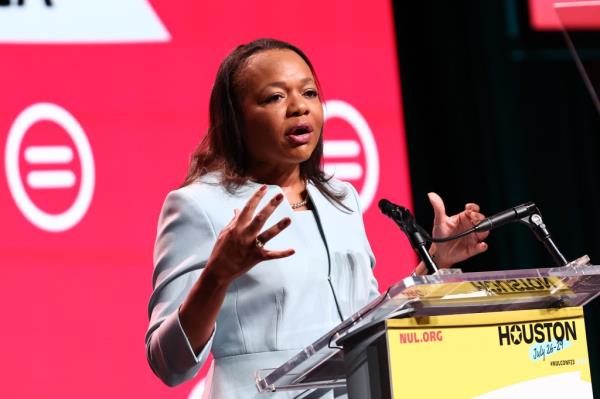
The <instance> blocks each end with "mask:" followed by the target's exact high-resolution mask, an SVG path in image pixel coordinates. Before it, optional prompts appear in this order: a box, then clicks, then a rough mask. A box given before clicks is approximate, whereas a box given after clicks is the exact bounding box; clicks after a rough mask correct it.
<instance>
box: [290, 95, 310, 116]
mask: <svg viewBox="0 0 600 399" xmlns="http://www.w3.org/2000/svg"><path fill="white" fill-rule="evenodd" d="M308 112H309V109H308V105H307V104H306V99H305V98H304V97H302V96H292V97H291V101H290V103H289V105H288V115H289V116H300V115H306V114H307V113H308Z"/></svg>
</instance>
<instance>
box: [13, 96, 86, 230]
mask: <svg viewBox="0 0 600 399" xmlns="http://www.w3.org/2000/svg"><path fill="white" fill-rule="evenodd" d="M5 163H6V164H5V167H6V177H7V181H8V185H9V189H10V192H11V194H12V198H13V200H14V201H15V203H16V205H17V207H18V208H19V210H20V211H21V213H22V214H23V216H24V217H25V218H26V219H27V220H28V221H29V222H31V223H32V224H33V225H35V226H37V227H38V228H40V229H42V230H45V231H49V232H61V231H65V230H68V229H70V228H72V227H73V226H75V225H76V224H77V223H78V222H79V221H80V220H81V219H82V218H83V216H84V215H85V213H86V212H87V210H88V208H89V205H90V202H91V199H92V196H93V191H94V180H95V172H94V159H93V155H92V150H91V147H90V144H89V142H88V139H87V137H86V135H85V132H84V131H83V128H82V127H81V125H80V124H79V122H78V121H77V120H76V119H75V117H74V116H73V115H71V114H70V113H69V112H68V111H67V110H66V109H64V108H62V107H60V106H58V105H55V104H50V103H38V104H35V105H32V106H30V107H28V108H26V109H25V110H23V111H22V112H21V113H20V114H19V115H18V116H17V118H16V119H15V121H14V123H13V125H12V127H11V129H10V131H9V135H8V139H7V143H6V151H5Z"/></svg>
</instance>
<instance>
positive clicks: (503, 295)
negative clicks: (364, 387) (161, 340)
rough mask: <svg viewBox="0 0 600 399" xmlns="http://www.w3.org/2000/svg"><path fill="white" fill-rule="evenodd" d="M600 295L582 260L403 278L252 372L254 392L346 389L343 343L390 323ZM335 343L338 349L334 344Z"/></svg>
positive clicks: (597, 269) (572, 303) (597, 278)
mask: <svg viewBox="0 0 600 399" xmlns="http://www.w3.org/2000/svg"><path fill="white" fill-rule="evenodd" d="M599 294H600V266H593V265H590V264H589V258H588V257H587V256H585V257H582V258H580V259H578V260H576V261H573V262H571V263H569V264H568V265H567V266H564V267H556V268H543V269H526V270H508V271H496V272H476V273H462V272H461V271H460V270H456V269H455V270H444V271H443V272H442V273H440V274H437V275H427V276H417V277H408V278H406V279H404V280H402V281H400V282H398V283H396V284H394V285H392V286H391V287H390V288H389V289H388V290H387V291H386V292H385V293H384V294H382V295H380V296H379V297H378V298H377V299H375V300H374V301H372V302H371V303H369V304H368V305H367V306H365V307H364V308H362V309H361V310H360V311H358V312H357V313H356V314H354V315H353V316H351V317H350V318H348V319H347V320H345V321H344V322H342V323H341V324H340V325H338V326H337V327H336V328H335V329H333V330H331V331H330V332H328V333H327V334H325V335H324V336H322V337H321V338H320V339H318V340H317V341H315V342H314V343H313V344H312V345H310V346H308V347H307V348H305V349H304V350H302V351H301V352H300V353H298V354H297V355H295V356H294V357H292V358H291V359H290V360H289V361H287V362H286V363H285V364H283V365H281V366H280V367H279V368H277V369H269V370H258V371H257V373H256V385H257V389H258V390H259V391H260V392H275V391H289V390H306V389H313V388H334V387H343V386H345V385H346V375H345V366H344V348H343V342H344V339H345V338H347V337H348V336H351V335H356V334H357V333H360V331H361V330H365V329H367V328H369V326H372V325H375V324H377V323H381V322H382V321H384V320H387V319H390V318H404V317H411V318H412V317H421V316H434V315H456V314H473V313H483V312H506V311H513V310H524V309H551V308H565V307H580V306H583V305H585V304H587V303H588V302H590V301H591V300H592V299H594V298H595V297H596V296H598V295H599ZM340 341H341V342H342V343H340Z"/></svg>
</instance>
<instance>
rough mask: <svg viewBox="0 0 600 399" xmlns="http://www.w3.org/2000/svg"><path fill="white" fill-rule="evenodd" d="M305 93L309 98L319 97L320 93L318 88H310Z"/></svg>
mask: <svg viewBox="0 0 600 399" xmlns="http://www.w3.org/2000/svg"><path fill="white" fill-rule="evenodd" d="M304 95H305V96H306V97H309V98H315V97H319V93H317V91H316V90H313V89H310V90H306V91H305V92H304Z"/></svg>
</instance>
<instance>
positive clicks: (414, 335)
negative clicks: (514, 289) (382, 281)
mask: <svg viewBox="0 0 600 399" xmlns="http://www.w3.org/2000/svg"><path fill="white" fill-rule="evenodd" d="M387 327H388V331H387V345H388V350H389V357H388V359H389V370H390V378H391V383H392V387H391V388H392V392H393V397H394V398H395V399H399V398H416V397H418V398H444V399H451V398H452V399H459V398H461V399H462V398H480V399H500V398H507V399H508V398H510V399H515V398H536V397H537V398H545V399H547V398H561V399H565V398H569V399H570V398H577V399H582V398H590V399H592V398H593V395H592V384H591V376H590V369H589V362H588V351H587V341H586V333H585V323H584V319H583V309H582V308H580V307H576V308H562V309H540V310H519V311H508V312H493V313H475V314H466V315H447V316H429V317H417V318H406V319H391V320H388V321H387Z"/></svg>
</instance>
